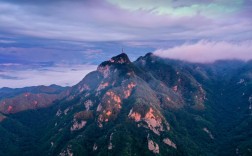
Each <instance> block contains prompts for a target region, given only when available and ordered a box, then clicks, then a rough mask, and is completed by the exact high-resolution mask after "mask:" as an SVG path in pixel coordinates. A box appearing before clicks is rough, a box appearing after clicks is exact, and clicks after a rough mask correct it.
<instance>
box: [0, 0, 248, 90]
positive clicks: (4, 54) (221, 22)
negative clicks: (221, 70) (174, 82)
mask: <svg viewBox="0 0 252 156" xmlns="http://www.w3.org/2000/svg"><path fill="white" fill-rule="evenodd" d="M251 17H252V1H251V0H186V1H185V0H53V1H52V0H0V87H23V86H31V85H39V84H43V85H49V84H52V83H55V84H59V85H63V86H66V85H73V84H75V83H77V82H78V81H80V80H81V79H82V78H83V77H84V76H85V74H86V73H88V72H89V71H92V70H95V69H96V67H97V65H98V64H99V63H100V62H102V61H104V60H106V59H109V58H110V57H112V56H114V55H116V54H118V53H120V52H121V49H122V48H124V51H125V52H126V53H127V54H128V55H129V56H130V58H131V59H132V60H135V59H136V58H137V57H139V56H141V55H144V54H145V53H147V52H154V53H155V54H156V55H159V56H162V57H168V58H174V59H181V60H187V61H191V62H203V63H204V62H212V61H215V60H218V59H242V60H249V59H252V51H251V49H252V18H251ZM59 77H60V79H59Z"/></svg>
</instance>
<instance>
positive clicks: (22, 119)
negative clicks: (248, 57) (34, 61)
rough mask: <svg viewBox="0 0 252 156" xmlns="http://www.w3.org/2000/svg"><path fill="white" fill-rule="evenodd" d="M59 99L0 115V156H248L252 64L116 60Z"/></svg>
mask: <svg viewBox="0 0 252 156" xmlns="http://www.w3.org/2000/svg"><path fill="white" fill-rule="evenodd" d="M7 91H8V90H7ZM10 92H11V91H10ZM0 93H1V92H0ZM43 94H45V93H43ZM47 94H48V95H51V94H54V93H52V92H50V93H47ZM22 95H23V93H22V94H21V96H22ZM58 95H60V98H58V99H57V100H56V101H55V100H54V102H52V103H50V104H46V105H43V107H39V108H36V109H34V108H29V109H24V110H22V111H21V110H20V111H16V112H12V113H8V112H4V111H2V113H1V114H0V122H1V123H0V138H1V142H0V155H41V156H42V155H61V156H63V155H181V156H182V155H192V156H194V155H228V156H229V155H251V154H252V151H251V150H252V148H251V147H252V139H251V138H252V132H251V129H252V61H250V62H242V61H237V60H230V61H217V62H215V63H210V64H197V63H188V62H184V61H178V60H171V59H163V58H159V57H157V56H155V55H153V54H152V53H148V54H146V55H145V56H142V57H140V58H138V59H137V60H136V61H134V62H131V61H130V60H129V58H128V56H127V55H126V54H124V53H122V54H120V55H118V56H115V57H112V58H111V59H110V60H108V61H105V62H103V63H101V64H100V65H99V66H98V68H97V70H96V71H93V72H91V73H89V74H88V75H86V76H85V78H84V79H83V80H82V81H80V82H79V83H78V84H76V85H75V86H73V87H71V88H67V89H66V90H64V89H63V91H62V92H58ZM8 98H9V97H8ZM8 98H7V99H6V98H4V99H3V100H8ZM11 98H12V99H13V98H17V99H15V100H16V101H20V100H19V95H18V96H17V97H11ZM31 99H32V100H33V98H31ZM15 100H13V101H15ZM32 100H30V101H32ZM38 100H39V102H41V101H40V99H38ZM26 102H27V101H24V103H26ZM42 102H43V101H42ZM27 103H29V102H27ZM2 105H3V104H1V103H0V107H1V106H2Z"/></svg>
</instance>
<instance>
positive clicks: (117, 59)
mask: <svg viewBox="0 0 252 156" xmlns="http://www.w3.org/2000/svg"><path fill="white" fill-rule="evenodd" d="M129 63H131V61H130V59H129V57H128V55H127V54H125V53H121V54H119V55H117V56H114V57H112V58H111V59H110V60H108V61H105V62H102V63H101V64H100V65H99V67H102V66H106V65H113V64H129ZM99 67H98V68H99Z"/></svg>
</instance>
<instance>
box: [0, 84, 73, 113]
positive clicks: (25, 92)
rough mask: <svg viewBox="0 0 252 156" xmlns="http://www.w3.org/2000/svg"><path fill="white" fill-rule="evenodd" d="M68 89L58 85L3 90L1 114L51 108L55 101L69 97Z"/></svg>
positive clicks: (0, 105) (0, 94) (0, 92)
mask: <svg viewBox="0 0 252 156" xmlns="http://www.w3.org/2000/svg"><path fill="white" fill-rule="evenodd" d="M67 89H68V87H61V86H57V85H51V86H34V87H25V88H17V89H12V88H6V87H4V88H1V89H0V97H1V98H0V112H1V113H4V114H10V113H17V112H20V111H25V110H28V109H38V108H42V107H48V106H50V105H51V104H52V103H53V102H54V101H55V100H58V99H61V98H63V97H65V96H66V95H67Z"/></svg>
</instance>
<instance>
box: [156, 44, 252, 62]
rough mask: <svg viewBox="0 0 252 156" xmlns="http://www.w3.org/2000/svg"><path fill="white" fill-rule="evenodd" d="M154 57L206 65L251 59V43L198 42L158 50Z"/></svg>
mask: <svg viewBox="0 0 252 156" xmlns="http://www.w3.org/2000/svg"><path fill="white" fill-rule="evenodd" d="M154 54H155V55H157V56H160V57H165V58H171V59H179V60H186V61H189V62H199V63H207V62H213V61H216V60H224V59H229V60H230V59H239V60H245V61H248V60H251V59H252V41H243V42H239V43H232V42H224V41H222V42H212V41H204V40H202V41H199V42H197V43H194V44H183V45H181V46H177V47H173V48H170V49H158V50H156V51H155V52H154Z"/></svg>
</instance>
